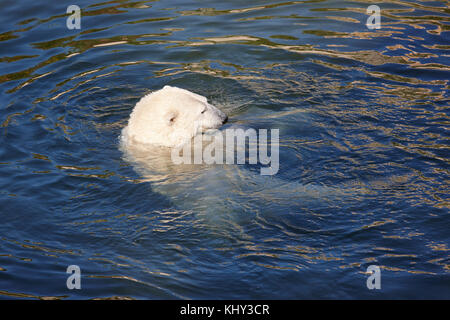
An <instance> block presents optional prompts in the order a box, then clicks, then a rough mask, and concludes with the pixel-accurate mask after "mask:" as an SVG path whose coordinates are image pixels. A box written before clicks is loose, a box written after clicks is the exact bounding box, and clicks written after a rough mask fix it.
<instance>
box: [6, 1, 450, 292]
mask: <svg viewBox="0 0 450 320" xmlns="http://www.w3.org/2000/svg"><path fill="white" fill-rule="evenodd" d="M70 4H77V5H79V6H80V7H81V9H82V18H81V29H80V30H68V29H67V28H66V18H67V14H66V8H67V6H68V5H70ZM370 4H374V2H364V1H320V0H317V1H289V2H277V1H273V0H271V1H266V0H264V1H259V0H258V1H240V0H233V1H214V0H210V1H176V0H168V1H126V0H122V1H107V2H97V3H95V2H93V1H84V0H83V1H81V0H79V1H76V3H73V1H57V2H54V3H51V4H50V3H48V2H42V1H29V0H23V1H12V0H3V1H2V3H1V4H0V16H1V18H2V24H1V25H0V102H1V112H0V125H1V127H0V297H1V298H45V299H50V298H61V299H69V298H83V299H85V298H109V297H119V298H136V299H142V298H150V299H163V298H170V299H172V298H193V299H196V298H203V299H204V298H228V299H242V298H266V299H305V298H351V299H358V298H447V299H448V298H450V290H449V288H450V274H449V272H450V257H449V250H450V248H449V246H450V237H449V229H450V220H449V196H448V190H449V158H450V157H449V143H448V142H449V135H448V128H449V87H448V86H449V84H448V79H449V75H450V72H449V68H450V64H449V61H450V60H449V57H450V51H449V50H450V42H449V39H450V38H449V20H450V19H449V13H450V12H449V11H450V10H449V7H448V2H447V1H389V0H388V1H380V2H377V3H376V4H378V5H379V6H380V8H381V10H382V12H381V29H378V30H376V29H375V30H369V29H368V28H367V27H366V25H365V23H366V20H367V18H368V15H367V14H366V8H367V7H368V6H369V5H370ZM164 85H173V86H179V87H182V88H185V89H188V90H191V91H194V92H197V93H199V94H202V95H204V96H206V97H208V99H209V100H210V101H211V102H212V103H213V104H215V105H216V106H218V107H219V108H220V109H221V110H223V111H224V112H226V113H227V114H228V115H229V119H230V120H229V124H228V126H232V125H238V126H243V127H249V128H267V129H270V128H278V129H280V170H279V172H278V173H277V175H275V176H273V177H263V176H260V175H259V168H258V167H255V166H223V167H220V166H218V167H217V166H216V167H213V168H211V167H209V168H206V169H205V170H202V169H195V170H185V171H183V170H176V169H173V170H172V171H171V170H168V171H165V172H164V174H161V175H158V176H155V175H148V174H146V173H145V172H143V170H142V168H139V167H138V166H137V165H136V164H135V163H133V162H132V161H129V159H128V158H127V157H126V156H125V155H124V152H123V150H121V148H120V145H119V135H120V132H121V130H122V128H123V127H124V126H125V125H126V122H127V119H128V116H129V114H130V112H131V110H132V109H133V106H134V105H135V104H136V102H137V101H138V100H139V99H140V97H142V96H143V95H145V94H147V93H149V92H152V91H153V90H157V89H159V88H161V87H163V86H164ZM324 190H325V191H326V192H325V191H324ZM333 190H334V191H340V192H336V193H334V192H333ZM69 265H78V266H80V268H81V272H82V289H81V290H68V289H67V287H66V279H67V276H68V274H66V269H67V267H68V266H69ZM369 265H378V266H380V268H381V273H382V288H381V290H368V289H367V287H366V279H367V276H368V275H367V274H365V272H366V269H367V267H368V266H369Z"/></svg>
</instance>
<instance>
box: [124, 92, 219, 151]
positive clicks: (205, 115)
mask: <svg viewBox="0 0 450 320" xmlns="http://www.w3.org/2000/svg"><path fill="white" fill-rule="evenodd" d="M227 119H228V117H227V116H226V115H225V114H224V113H223V112H222V111H220V110H219V109H217V108H216V107H215V106H213V105H211V104H209V103H208V101H207V99H206V98H205V97H203V96H201V95H198V94H196V93H193V92H190V91H188V90H185V89H181V88H177V87H171V86H165V87H164V88H162V89H161V90H158V91H155V92H153V93H151V94H148V95H146V96H144V97H143V98H142V99H141V100H140V101H139V102H138V103H137V104H136V106H135V107H134V109H133V112H132V113H131V115H130V118H129V120H128V126H127V127H126V128H125V129H124V131H123V133H122V139H125V140H126V141H133V142H137V143H143V144H151V145H158V146H164V147H178V146H181V145H183V144H185V143H186V142H187V141H189V140H190V139H191V138H193V137H194V136H196V135H197V134H199V133H201V132H204V131H206V130H208V129H218V128H219V127H221V126H222V125H223V124H224V123H225V122H226V121H227Z"/></svg>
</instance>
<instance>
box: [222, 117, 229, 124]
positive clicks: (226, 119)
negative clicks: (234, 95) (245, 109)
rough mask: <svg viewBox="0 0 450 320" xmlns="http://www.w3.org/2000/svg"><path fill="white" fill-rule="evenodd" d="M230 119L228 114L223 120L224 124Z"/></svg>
mask: <svg viewBox="0 0 450 320" xmlns="http://www.w3.org/2000/svg"><path fill="white" fill-rule="evenodd" d="M227 121H228V116H227V115H225V118H224V119H223V120H222V124H225V123H226V122H227Z"/></svg>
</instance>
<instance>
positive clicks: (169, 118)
mask: <svg viewBox="0 0 450 320" xmlns="http://www.w3.org/2000/svg"><path fill="white" fill-rule="evenodd" d="M177 117H178V112H176V111H172V112H168V113H167V114H166V116H165V119H166V122H167V124H168V125H169V126H171V125H173V124H174V123H175V121H177Z"/></svg>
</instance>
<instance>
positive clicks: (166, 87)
mask: <svg viewBox="0 0 450 320" xmlns="http://www.w3.org/2000/svg"><path fill="white" fill-rule="evenodd" d="M164 89H172V87H171V86H164V88H163V90H164Z"/></svg>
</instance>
